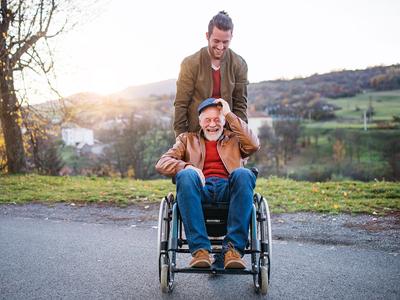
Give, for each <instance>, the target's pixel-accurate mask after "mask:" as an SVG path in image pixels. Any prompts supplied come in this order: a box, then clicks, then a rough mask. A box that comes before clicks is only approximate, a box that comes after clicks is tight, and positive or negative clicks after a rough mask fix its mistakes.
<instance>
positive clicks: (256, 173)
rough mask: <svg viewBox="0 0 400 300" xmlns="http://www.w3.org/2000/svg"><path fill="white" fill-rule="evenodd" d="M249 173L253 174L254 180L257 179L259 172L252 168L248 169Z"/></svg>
mask: <svg viewBox="0 0 400 300" xmlns="http://www.w3.org/2000/svg"><path fill="white" fill-rule="evenodd" d="M250 171H252V172H253V174H254V176H256V178H257V177H258V173H259V171H258V169H257V168H256V167H252V168H251V169H250Z"/></svg>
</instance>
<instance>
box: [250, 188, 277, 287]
mask: <svg viewBox="0 0 400 300" xmlns="http://www.w3.org/2000/svg"><path fill="white" fill-rule="evenodd" d="M254 202H255V203H256V205H257V238H258V240H259V241H260V244H261V253H260V254H259V260H258V264H257V265H258V273H257V275H255V276H254V278H253V281H254V287H255V289H256V291H257V292H259V293H261V294H263V295H266V294H267V293H268V287H269V283H270V280H271V250H272V234H271V216H270V212H269V206H268V202H267V201H266V199H264V198H263V197H262V196H261V195H260V194H256V195H254Z"/></svg>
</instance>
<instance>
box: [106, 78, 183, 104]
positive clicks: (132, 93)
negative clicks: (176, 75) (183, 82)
mask: <svg viewBox="0 0 400 300" xmlns="http://www.w3.org/2000/svg"><path fill="white" fill-rule="evenodd" d="M175 90H176V79H168V80H163V81H159V82H153V83H149V84H144V85H137V86H131V87H128V88H126V89H124V90H122V91H120V92H117V93H114V94H112V95H110V96H112V97H115V98H123V99H127V100H132V99H138V98H147V97H151V96H155V95H171V94H175Z"/></svg>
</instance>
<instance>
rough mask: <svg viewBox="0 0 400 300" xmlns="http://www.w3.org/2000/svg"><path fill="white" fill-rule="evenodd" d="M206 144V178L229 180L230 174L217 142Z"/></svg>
mask: <svg viewBox="0 0 400 300" xmlns="http://www.w3.org/2000/svg"><path fill="white" fill-rule="evenodd" d="M205 142H206V159H205V161H204V167H203V174H204V177H205V178H207V177H221V178H228V176H229V173H228V171H227V170H226V168H225V166H224V163H223V162H222V160H221V157H220V156H219V154H218V151H217V141H205Z"/></svg>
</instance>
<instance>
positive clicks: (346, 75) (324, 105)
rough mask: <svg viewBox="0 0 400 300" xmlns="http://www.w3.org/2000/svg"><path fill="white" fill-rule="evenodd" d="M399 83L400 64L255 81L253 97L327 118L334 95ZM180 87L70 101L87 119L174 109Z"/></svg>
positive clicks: (278, 108)
mask: <svg viewBox="0 0 400 300" xmlns="http://www.w3.org/2000/svg"><path fill="white" fill-rule="evenodd" d="M393 89H400V64H397V65H392V66H377V67H371V68H367V69H364V70H343V71H336V72H330V73H326V74H315V75H312V76H309V77H305V78H295V79H290V80H285V79H280V80H269V81H262V82H258V83H250V84H249V87H248V102H249V107H250V108H251V109H252V110H253V111H266V112H268V113H269V114H273V115H291V116H294V117H307V118H313V119H315V120H321V119H329V118H333V117H334V111H335V110H337V109H338V107H337V106H335V105H334V104H333V103H332V102H329V101H327V100H328V99H336V98H341V97H352V96H355V95H357V94H360V93H362V92H364V91H367V90H368V91H381V90H393ZM175 92H176V79H168V80H164V81H159V82H154V83H149V84H145V85H138V86H131V87H128V88H126V89H124V90H122V91H120V92H116V93H113V94H110V95H105V96H102V95H98V94H95V93H78V94H74V95H71V96H69V97H66V98H65V99H64V100H65V101H64V103H65V104H66V105H67V106H70V105H73V106H76V110H77V111H80V112H83V111H85V112H86V114H85V117H86V120H87V121H88V120H95V119H96V118H97V119H102V118H110V117H111V116H114V115H119V116H121V115H126V114H129V113H130V111H131V110H132V109H133V108H134V107H138V106H141V105H142V103H144V102H146V103H147V108H148V110H155V111H158V112H159V113H161V114H163V115H170V114H172V109H173V99H174V95H175ZM58 105H59V102H58V101H49V102H47V103H43V104H40V105H38V106H39V107H38V108H39V109H44V108H52V109H53V110H54V109H56V110H57V106H58ZM96 112H97V113H96Z"/></svg>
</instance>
